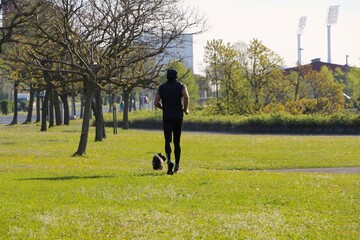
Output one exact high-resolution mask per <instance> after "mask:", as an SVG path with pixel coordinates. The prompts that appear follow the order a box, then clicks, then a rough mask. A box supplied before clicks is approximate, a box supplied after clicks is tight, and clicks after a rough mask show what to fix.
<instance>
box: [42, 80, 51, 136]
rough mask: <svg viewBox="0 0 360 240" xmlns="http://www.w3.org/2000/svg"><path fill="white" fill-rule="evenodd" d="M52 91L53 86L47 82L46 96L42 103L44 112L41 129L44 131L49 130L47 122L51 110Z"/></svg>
mask: <svg viewBox="0 0 360 240" xmlns="http://www.w3.org/2000/svg"><path fill="white" fill-rule="evenodd" d="M50 92H51V86H49V84H47V86H46V92H45V97H44V101H43V104H42V113H41V130H40V131H42V132H46V131H47V127H46V123H47V117H48V110H49V98H50Z"/></svg>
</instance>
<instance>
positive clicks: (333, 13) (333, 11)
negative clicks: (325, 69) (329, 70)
mask: <svg viewBox="0 0 360 240" xmlns="http://www.w3.org/2000/svg"><path fill="white" fill-rule="evenodd" d="M339 8H340V6H339V5H336V6H330V7H329V13H328V17H327V30H328V31H327V37H328V63H331V38H330V35H331V26H332V25H335V24H336V23H337V19H338V16H339Z"/></svg>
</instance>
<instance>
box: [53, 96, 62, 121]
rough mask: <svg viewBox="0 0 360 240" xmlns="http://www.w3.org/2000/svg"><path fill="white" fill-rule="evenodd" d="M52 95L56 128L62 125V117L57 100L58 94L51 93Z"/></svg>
mask: <svg viewBox="0 0 360 240" xmlns="http://www.w3.org/2000/svg"><path fill="white" fill-rule="evenodd" d="M53 93H54V110H55V123H56V126H60V125H62V123H63V120H62V115H61V112H62V111H61V102H60V100H59V94H58V92H57V91H55V90H54V91H53Z"/></svg>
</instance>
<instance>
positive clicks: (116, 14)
mask: <svg viewBox="0 0 360 240" xmlns="http://www.w3.org/2000/svg"><path fill="white" fill-rule="evenodd" d="M47 4H50V5H51V7H48V8H47V9H46V11H47V12H45V13H44V12H43V13H42V14H41V15H39V16H37V17H36V18H34V19H33V21H32V22H33V23H32V24H33V25H32V27H31V28H30V29H32V33H31V32H28V34H29V35H31V37H30V38H32V39H31V40H29V41H28V43H29V44H32V45H33V46H34V48H33V51H32V53H31V54H32V56H33V57H34V59H35V60H36V62H37V64H38V66H39V67H40V68H41V69H42V70H43V71H44V72H45V73H46V74H61V75H62V76H64V77H65V78H66V79H67V80H68V82H67V84H69V85H70V84H71V83H76V84H81V85H82V91H83V94H84V99H85V102H84V114H83V123H82V131H81V136H80V142H79V146H78V150H77V151H76V152H75V154H74V155H83V154H85V153H86V146H87V140H88V133H89V126H90V113H91V107H92V106H93V107H95V108H97V109H95V111H94V113H95V117H96V119H97V120H96V122H97V124H96V126H97V130H96V132H97V134H96V138H99V139H96V140H101V137H102V136H103V135H104V134H102V133H101V131H102V130H101V129H103V127H102V126H103V123H102V108H101V107H100V105H99V103H98V102H97V103H95V104H92V103H93V100H94V99H95V100H98V99H100V98H99V96H100V93H101V90H102V89H104V88H107V87H108V85H109V84H112V85H113V86H115V87H114V88H115V89H116V88H120V89H122V90H123V91H125V92H126V91H129V90H130V89H131V88H133V87H138V86H143V87H146V86H149V85H150V84H151V83H152V82H154V80H155V79H156V77H157V75H158V73H159V71H160V69H161V61H160V57H159V56H160V55H161V54H162V53H163V52H164V50H165V49H166V48H167V46H169V44H170V43H171V42H172V41H173V40H174V39H176V38H177V37H178V36H180V35H181V34H184V33H187V34H189V33H198V32H201V31H202V30H203V24H204V23H205V21H204V19H203V18H200V17H198V15H196V14H195V13H194V11H191V10H189V9H185V8H184V6H183V5H182V2H181V1H179V0H157V1H146V0H135V1H134V0H102V1H99V0H48V1H47ZM44 50H45V52H46V51H48V52H47V54H44ZM69 76H71V77H69Z"/></svg>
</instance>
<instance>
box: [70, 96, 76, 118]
mask: <svg viewBox="0 0 360 240" xmlns="http://www.w3.org/2000/svg"><path fill="white" fill-rule="evenodd" d="M75 96H76V95H75V93H73V94H72V95H71V104H72V117H73V118H72V119H73V120H75V119H76V106H75Z"/></svg>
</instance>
